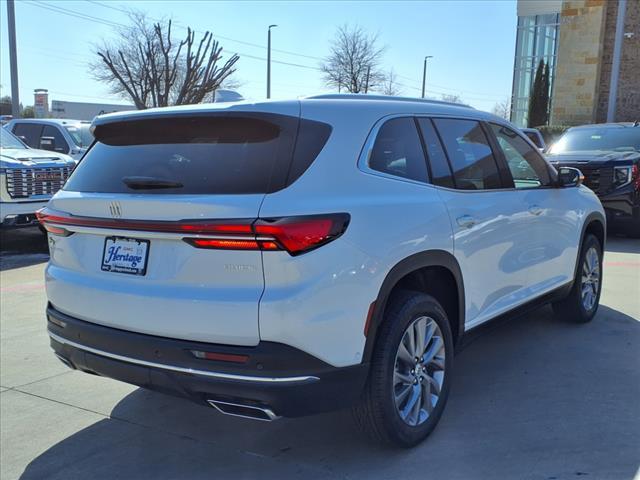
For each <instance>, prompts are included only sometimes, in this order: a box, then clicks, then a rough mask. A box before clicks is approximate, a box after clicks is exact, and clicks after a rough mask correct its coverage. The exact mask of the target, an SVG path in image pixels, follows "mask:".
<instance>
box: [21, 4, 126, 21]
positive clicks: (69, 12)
mask: <svg viewBox="0 0 640 480" xmlns="http://www.w3.org/2000/svg"><path fill="white" fill-rule="evenodd" d="M26 3H29V4H31V5H33V6H35V7H39V8H44V9H46V10H50V11H52V12H56V13H62V14H64V15H68V16H71V17H76V18H80V19H82V20H89V21H92V22H95V23H100V24H102V25H106V26H108V27H124V26H125V25H122V24H120V23H116V22H112V21H110V20H104V19H102V18H98V17H93V16H91V15H87V14H85V13H81V12H77V11H75V10H69V9H66V8H63V7H58V6H57V5H51V4H45V3H42V2H39V1H37V0H31V1H27V2H26Z"/></svg>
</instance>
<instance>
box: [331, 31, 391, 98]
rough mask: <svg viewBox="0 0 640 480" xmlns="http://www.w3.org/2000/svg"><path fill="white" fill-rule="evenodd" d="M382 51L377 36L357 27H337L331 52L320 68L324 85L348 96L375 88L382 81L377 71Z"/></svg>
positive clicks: (379, 70)
mask: <svg viewBox="0 0 640 480" xmlns="http://www.w3.org/2000/svg"><path fill="white" fill-rule="evenodd" d="M383 52H384V47H380V46H378V37H377V35H369V34H367V33H366V32H365V31H364V30H363V29H362V28H360V27H358V26H355V27H349V26H348V25H344V26H342V27H339V28H338V30H337V32H336V37H335V38H334V40H333V41H332V43H331V53H330V54H329V56H328V57H326V58H325V59H324V61H323V62H322V63H321V65H320V69H321V70H322V72H323V74H324V81H325V84H326V85H327V86H330V87H335V88H337V89H338V90H342V89H345V90H346V91H347V92H350V93H362V92H364V91H365V90H367V87H368V88H369V89H375V88H377V87H379V86H380V85H381V84H382V83H383V82H384V80H385V74H384V72H383V71H382V69H381V68H380V64H381V61H382V54H383Z"/></svg>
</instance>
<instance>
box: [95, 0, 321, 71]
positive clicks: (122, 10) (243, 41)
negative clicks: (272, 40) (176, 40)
mask: <svg viewBox="0 0 640 480" xmlns="http://www.w3.org/2000/svg"><path fill="white" fill-rule="evenodd" d="M85 1H86V2H89V3H93V4H95V5H100V6H101V7H104V8H109V9H111V10H115V11H117V12H121V13H125V14H127V15H128V14H129V13H131V12H130V11H129V10H127V9H125V8H118V7H114V6H113V5H107V4H106V3H104V2H99V1H97V0H85ZM155 21H158V20H157V19H155ZM175 25H176V26H178V27H179V28H182V29H184V30H186V29H187V27H184V26H182V25H180V24H179V23H175ZM192 30H195V29H192ZM196 31H198V30H196ZM198 33H202V32H198ZM215 37H217V38H222V39H223V40H228V41H230V42H235V43H239V44H241V45H247V46H250V47H256V48H261V49H264V50H266V49H267V47H265V46H264V45H260V44H259V43H252V42H247V41H245V40H238V39H237V38H231V37H225V36H223V35H214V38H215ZM271 50H272V51H274V52H279V53H285V54H287V55H295V56H296V57H303V58H309V59H311V60H319V61H322V60H324V59H323V58H320V57H314V56H313V55H306V54H304V53H297V52H292V51H290V50H282V49H279V48H272V49H271Z"/></svg>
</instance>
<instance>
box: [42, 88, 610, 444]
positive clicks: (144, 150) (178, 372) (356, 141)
mask: <svg viewBox="0 0 640 480" xmlns="http://www.w3.org/2000/svg"><path fill="white" fill-rule="evenodd" d="M94 134H95V137H96V140H97V141H96V143H95V144H94V145H93V146H92V147H91V149H90V150H89V151H88V152H87V154H86V155H85V157H84V158H83V160H82V161H81V162H80V164H79V165H78V167H77V168H76V170H75V171H74V173H73V175H72V176H71V178H70V179H69V181H68V183H67V184H66V185H65V187H64V189H63V190H61V191H60V192H59V193H58V194H57V195H56V196H55V197H54V198H53V199H52V200H51V202H50V204H49V205H48V207H47V208H46V209H44V210H43V211H41V212H40V213H39V218H40V221H41V222H42V224H43V225H44V226H45V228H46V229H47V230H48V231H49V242H50V246H51V260H50V262H49V265H48V266H47V269H46V288H47V295H48V299H49V305H48V309H47V317H48V320H49V321H48V330H49V335H50V337H51V345H52V347H53V349H54V350H55V352H56V354H57V355H58V357H59V358H60V359H61V360H62V361H63V362H64V363H66V364H67V365H69V366H70V367H72V368H77V369H80V370H83V371H87V372H90V373H94V374H99V375H104V376H107V377H111V378H115V379H119V380H123V381H125V382H129V383H133V384H136V385H140V386H142V387H145V388H150V389H153V390H159V391H162V392H168V393H174V394H177V395H182V396H186V397H189V398H191V399H194V400H195V401H197V402H199V403H201V404H205V405H211V406H213V407H215V408H217V409H218V410H220V411H221V412H223V413H226V414H232V415H239V416H244V417H250V418H255V419H261V420H273V419H275V418H277V417H279V416H300V415H306V414H310V413H315V412H320V411H325V410H330V409H336V408H340V407H344V406H353V407H354V413H355V417H356V419H357V420H358V423H359V424H360V425H361V426H362V427H363V428H365V429H366V430H367V431H369V432H370V433H371V434H372V435H373V436H375V437H377V438H379V439H381V440H384V441H387V442H391V443H395V444H398V445H402V446H411V445H414V444H416V443H417V442H419V441H421V440H422V439H423V438H424V437H426V436H427V435H428V433H429V432H430V431H431V430H432V429H433V428H434V426H435V424H436V423H437V421H438V419H439V418H440V416H441V415H442V411H443V409H444V406H445V402H446V399H447V395H448V393H449V388H450V385H451V381H452V375H453V356H454V345H456V344H457V343H458V342H459V340H460V338H461V337H462V335H463V334H464V333H465V332H467V331H468V330H469V329H471V328H474V327H477V326H478V325H481V324H483V323H485V322H487V321H488V320H491V319H493V318H496V317H498V316H500V315H503V314H507V313H514V312H515V311H521V310H522V308H524V307H529V306H531V305H532V304H539V303H543V302H550V301H552V302H554V304H553V305H554V307H555V309H556V311H557V312H558V313H559V314H560V315H561V316H562V317H564V318H566V319H568V320H573V321H579V322H586V321H588V320H590V319H591V318H592V317H593V316H594V314H595V312H596V310H597V308H598V299H599V295H600V289H601V279H602V250H603V246H604V241H605V216H604V212H603V210H602V207H601V205H600V202H599V201H598V198H597V197H596V196H595V194H594V193H593V192H591V191H590V190H589V189H587V188H585V187H583V186H580V179H579V177H580V175H579V171H577V170H575V169H562V170H561V171H560V173H559V174H558V173H557V172H556V171H555V170H554V169H553V168H552V167H550V166H549V165H548V164H547V163H546V161H545V160H544V159H543V158H542V156H541V155H540V154H539V153H538V151H537V149H536V148H535V146H534V145H533V144H532V143H531V142H530V141H529V140H528V139H527V138H526V137H525V136H523V134H522V133H521V132H519V131H518V130H517V129H515V128H514V127H513V126H512V125H510V124H509V123H507V122H505V121H504V120H502V119H500V118H498V117H496V116H493V115H490V114H487V113H483V112H479V111H477V110H474V109H472V108H469V107H465V106H460V105H453V104H446V103H442V102H433V101H420V100H415V99H401V98H387V97H375V96H358V95H356V96H351V95H326V96H319V97H312V98H306V99H301V100H296V101H276V102H266V103H238V104H231V105H230V104H216V105H197V106H187V107H176V108H166V109H156V110H145V111H139V112H128V113H118V114H111V115H105V116H102V117H98V118H97V119H96V120H95V121H94ZM488 375H489V373H488Z"/></svg>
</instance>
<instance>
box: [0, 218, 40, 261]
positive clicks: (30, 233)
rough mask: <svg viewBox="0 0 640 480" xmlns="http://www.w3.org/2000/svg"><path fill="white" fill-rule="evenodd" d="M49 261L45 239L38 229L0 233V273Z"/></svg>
mask: <svg viewBox="0 0 640 480" xmlns="http://www.w3.org/2000/svg"><path fill="white" fill-rule="evenodd" d="M47 260H49V246H48V244H47V237H46V235H44V234H43V233H42V232H41V231H40V230H39V229H38V227H28V228H21V229H19V230H9V231H0V271H4V270H11V269H13V268H20V267H28V266H30V265H36V264H38V263H44V262H46V261H47Z"/></svg>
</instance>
